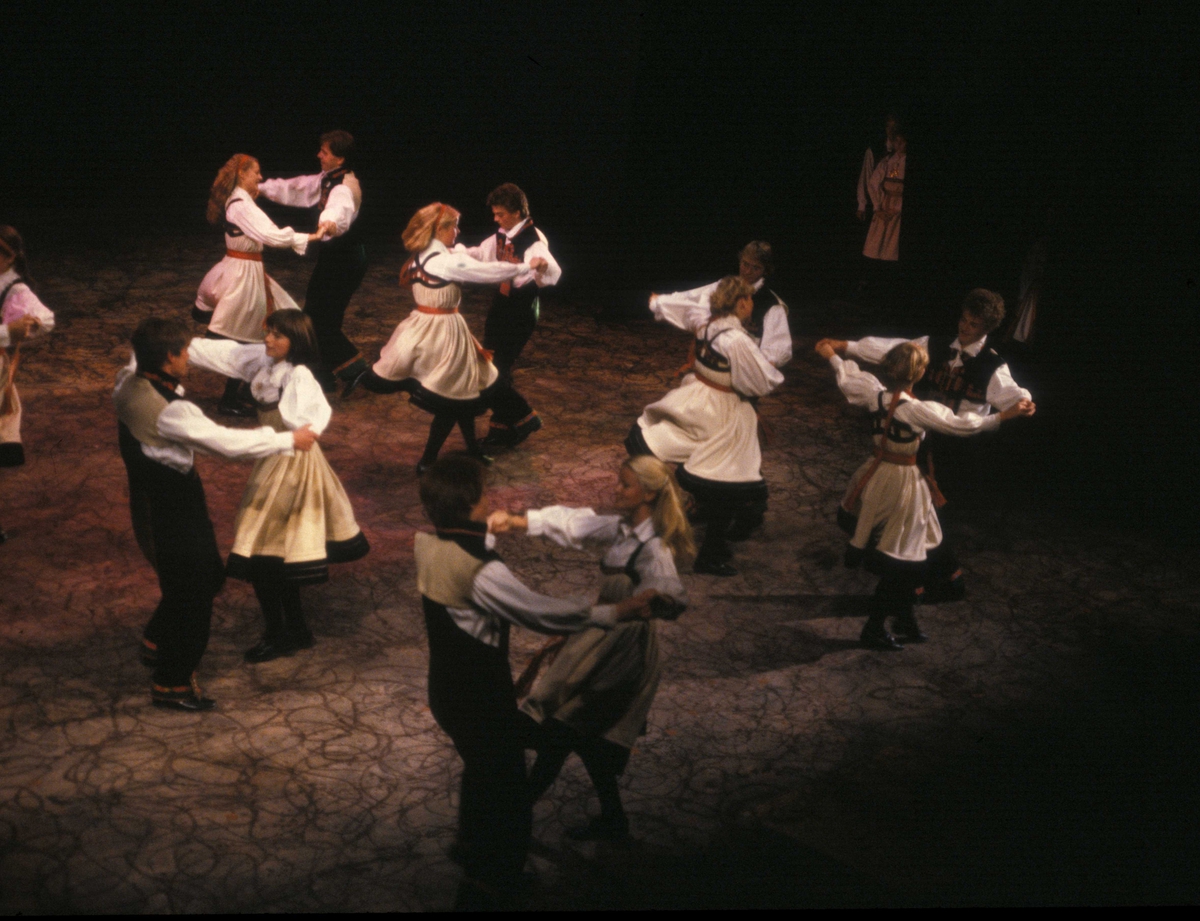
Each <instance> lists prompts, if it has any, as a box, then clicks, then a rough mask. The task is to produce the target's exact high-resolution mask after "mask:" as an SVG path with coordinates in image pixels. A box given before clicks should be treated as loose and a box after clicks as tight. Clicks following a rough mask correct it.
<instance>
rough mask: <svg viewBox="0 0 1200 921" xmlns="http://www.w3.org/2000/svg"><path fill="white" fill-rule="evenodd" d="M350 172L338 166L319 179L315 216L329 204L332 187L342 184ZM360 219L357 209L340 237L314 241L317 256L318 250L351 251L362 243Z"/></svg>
mask: <svg viewBox="0 0 1200 921" xmlns="http://www.w3.org/2000/svg"><path fill="white" fill-rule="evenodd" d="M349 172H350V167H348V166H340V167H338V168H337V169H335V170H332V171H331V172H328V173H326V174H325V175H324V176H322V177H321V198H320V200H319V201H318V202H317V214H318V215H319V214H320V213H321V212H322V211H324V210H325V206H326V205H327V204H329V193H330V192H332V191H333V189H334V187H336V186H339V185H341V184H342V181H343V180H344V179H345V178H346V174H347V173H349ZM361 217H362V209H361V207H360V208H359V213H358V215H357V216H356V217H355V218H354V223H352V224H351V225H350V229H349V230H347V231H346V232H345V233H344V234H342V235H341V236H340V237H333V238H331V239H329V240H319V241H314V242H316V243H318V244H319V250H318V255H319V253H320V250H328V251H329V252H337V251H339V250H346V249H352V248H353V247H355V246H358V245H359V244H361V243H362V236H361V234H360V233H359V223H360V221H359V218H361Z"/></svg>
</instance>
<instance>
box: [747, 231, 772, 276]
mask: <svg viewBox="0 0 1200 921" xmlns="http://www.w3.org/2000/svg"><path fill="white" fill-rule="evenodd" d="M747 258H749V259H753V260H754V261H755V262H757V263H759V264H760V265H762V267H763V275H764V276H765V275H770V274H771V273H772V272H773V271H775V253H774V251H773V250H772V249H771V244H770V243H768V242H767V241H766V240H751V241H750V242H749V243H747V244H746V245H745V246H743V247H742V250H741V252H739V253H738V259H747Z"/></svg>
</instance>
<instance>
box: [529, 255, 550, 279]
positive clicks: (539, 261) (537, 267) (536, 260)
mask: <svg viewBox="0 0 1200 921" xmlns="http://www.w3.org/2000/svg"><path fill="white" fill-rule="evenodd" d="M529 267H530V268H531V269H533V270H534V271H535V272H537V273H538V274H539V275H541V274H542V273H543V272H545V271H546V269H548V268H550V263H549V262H547V261H546V260H545V259H543V258H542V257H541V256H534V257H533V258H532V259H530V260H529Z"/></svg>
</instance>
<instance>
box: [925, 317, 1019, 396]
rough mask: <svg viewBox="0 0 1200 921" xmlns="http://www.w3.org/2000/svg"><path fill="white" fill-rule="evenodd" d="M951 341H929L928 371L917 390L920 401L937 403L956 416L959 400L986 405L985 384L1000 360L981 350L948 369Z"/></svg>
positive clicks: (986, 349) (943, 338)
mask: <svg viewBox="0 0 1200 921" xmlns="http://www.w3.org/2000/svg"><path fill="white" fill-rule="evenodd" d="M953 341H954V339H952V338H951V337H949V336H930V337H929V367H928V368H926V369H925V376H924V377H922V378H921V380H920V383H919V384H918V385H917V387H918V390H919V391H920V393H919V395H920V396H921V397H922V398H923V399H933V400H937V401H938V402H939V403H944V404H945V405H947V406H949V407H950V408H951V409H953V410H954V411H955V412H958V407H959V405H960V404H961V403H962V401H963V400H969V401H970V402H972V403H986V402H987V389H988V384H989V383H991V380H992V375H993V374H995V373H996V371H997V370H998V369H999V368H1000V366H1001V365H1003V364H1004V359H1003V358H1001V357H1000V354H999V353H998V352H997V351H996V350H995V349H993V348H990V347H988V346H984V348H982V349H980V350H979V354H978V355H976V356H975V357H974V358H972V357H971V356H970V355H963V356H962V364H961V365H960V366H959V367H957V368H951V367H950V362H952V361H953V360H954V350H953V349H951V348H950V343H951V342H953Z"/></svg>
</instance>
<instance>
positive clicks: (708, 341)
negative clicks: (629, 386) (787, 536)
mask: <svg viewBox="0 0 1200 921" xmlns="http://www.w3.org/2000/svg"><path fill="white" fill-rule="evenodd" d="M753 294H754V292H753V290H752V289H751V287H750V286H749V285H748V284H746V283H745V282H744V281H742V280H741V279H740V278H737V277H735V276H732V275H730V276H728V277H726V278H723V279H722V280H721V281H720V283H719V284H718V285H717V288H716V290H714V291H713V293H712V296H711V298H710V300H709V303H707V304H705V303H702V302H701V303H692V302H686V301H668V300H663V299H657V298H656V299H655V300H653V301H652V302H651V304H650V309H651V310H652V311H654V315H655V316H656V317H657V318H658V319H660V320H665V321H666V322H668V323H671V324H672V325H674V326H678V327H680V328H681V329H686V330H688V331H689V332H691V333H692V334H693V335H694V336H695V337H696V363H695V366H694V367H693V369H692V372H691V373H690V374H688V375H687V376H686V377H685V378H684V379H683V382H682V384H681V385H680V386H679V387H678V388H676V389H675V390H672V391H671V392H670V393H668V394H667V395H666V396H665V397H663V398H662V399H661V400H659V401H658V402H657V403H653V404H651V405H650V406H647V407H646V409H645V411H644V412H643V413H642V415H641V418H639V419H638V420H637V422H636V423H634V426H633V428H632V429H631V430H630V432H629V437H628V438H626V439H625V447H626V449H627V450H628V451H629V453H630V454H631V455H638V454H653V455H654V456H655V457H657V458H658V459H659V460H661V461H666V462H667V463H675V464H679V465H680V467H679V470H678V471H677V473H676V476H677V477H678V479H679V485H680V486H682V487H683V488H684V489H686V490H687V491H688V492H690V493H691V494H692V495H693V496H695V498H696V501H697V503H698V504H699V505H700V508H701V511H702V512H703V513H704V517H705V520H706V521H707V529H706V531H705V534H704V543H703V544H702V545H701V547H700V552H699V554H697V556H696V562H695V565H694V566H693V570H694V571H695V572H698V573H707V574H709V575H714V576H733V575H737V570H736V569H734V567H733V566H731V565H730V564H729V560H730V558H731V556H732V554H731V553H730V550H729V546H728V544H727V542H726V534H727V532H728V530H729V525H730V522H731V521H732V520H733V518H734V516H735V515H737V514H738V513H739V512H740V511H741V510H743V509H744V508H746V507H747V506H749V505H753V504H755V503H762V502H765V501H766V497H767V484H766V483H765V482H764V481H763V477H762V452H761V450H760V448H759V444H758V415H757V414H756V413H755V411H754V405H753V404H752V403H751V402H750V401H751V400H752V399H753V398H754V397H761V396H766V395H767V394H768V393H770V392H771V391H772V390H774V389H775V388H776V387H778V386H779V385H780V384H781V383H783V375H782V374H781V373H780V372H779V370H778V369H777V368H776V367H775V366H774V365H772V364H771V362H770V361H768V360H767V358H766V356H764V355H763V353H762V352H761V351H760V350H759V348H758V346H756V345H755V344H754V340H753V339H751V338H750V336H749V335H748V334H747V333H746V331H745V330H744V329H743V328H742V319H743V318H747V317H749V316H750V314H751V312H752V311H753V310H754V300H753ZM710 310H711V312H710Z"/></svg>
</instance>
